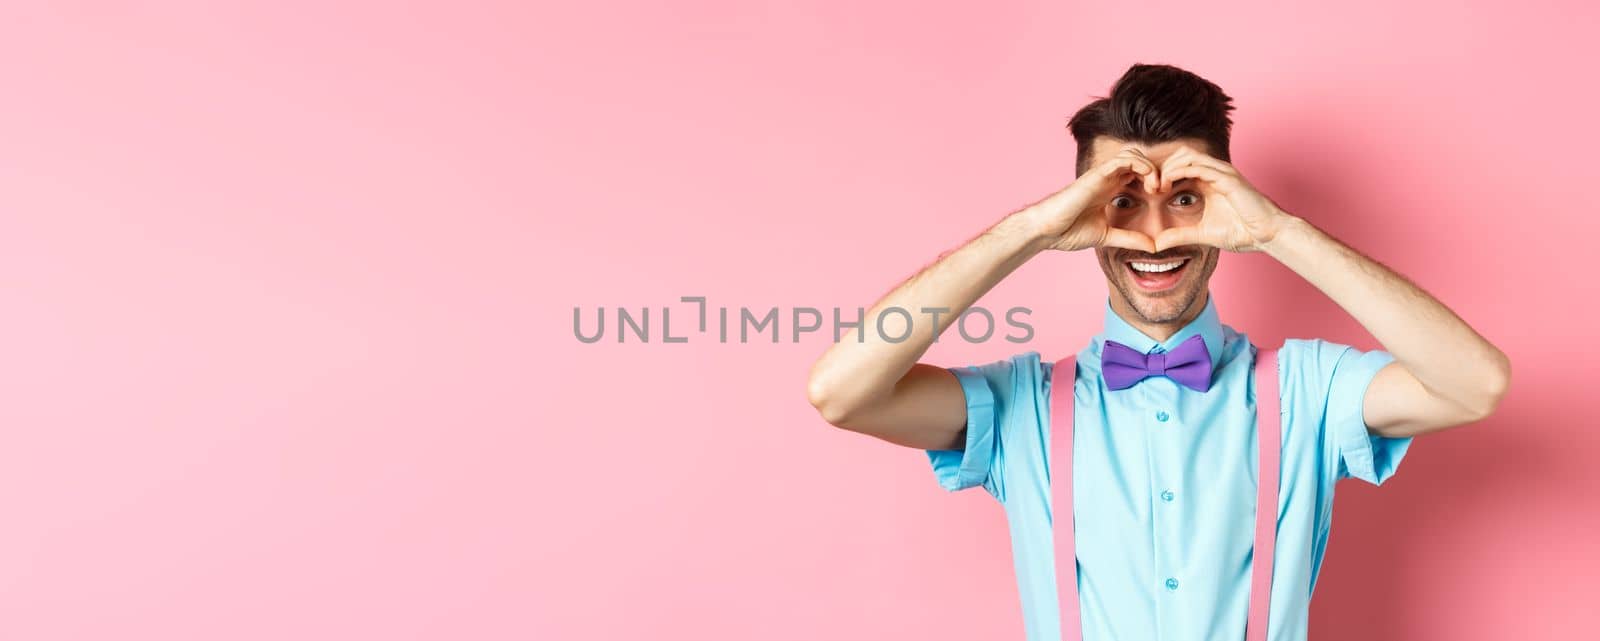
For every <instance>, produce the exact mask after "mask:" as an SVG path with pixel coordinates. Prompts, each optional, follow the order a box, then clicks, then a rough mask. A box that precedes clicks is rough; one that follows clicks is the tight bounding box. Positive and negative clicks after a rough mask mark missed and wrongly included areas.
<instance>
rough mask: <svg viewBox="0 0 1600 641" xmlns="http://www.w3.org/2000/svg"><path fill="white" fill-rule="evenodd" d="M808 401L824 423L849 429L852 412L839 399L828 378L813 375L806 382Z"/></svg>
mask: <svg viewBox="0 0 1600 641" xmlns="http://www.w3.org/2000/svg"><path fill="white" fill-rule="evenodd" d="M806 400H807V401H809V402H810V403H811V407H812V408H815V409H816V410H817V414H818V415H819V416H821V417H822V420H823V421H826V422H827V423H828V424H829V425H832V426H834V427H838V428H845V429H848V428H846V427H845V424H846V423H847V422H848V421H849V420H850V415H851V414H852V411H851V409H850V407H849V405H848V404H846V403H844V402H842V401H841V400H840V399H839V395H838V394H837V393H835V392H834V391H833V386H832V385H829V384H828V381H827V379H826V377H824V376H821V375H818V374H817V373H812V375H811V379H810V380H809V381H807V382H806Z"/></svg>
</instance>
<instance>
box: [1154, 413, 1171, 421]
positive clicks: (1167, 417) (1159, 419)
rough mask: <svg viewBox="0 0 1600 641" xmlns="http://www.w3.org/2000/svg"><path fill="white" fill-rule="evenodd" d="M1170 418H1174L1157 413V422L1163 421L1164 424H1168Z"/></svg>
mask: <svg viewBox="0 0 1600 641" xmlns="http://www.w3.org/2000/svg"><path fill="white" fill-rule="evenodd" d="M1169 418H1172V417H1171V416H1168V415H1167V413H1166V412H1156V420H1158V421H1161V422H1162V423H1165V422H1167V419H1169Z"/></svg>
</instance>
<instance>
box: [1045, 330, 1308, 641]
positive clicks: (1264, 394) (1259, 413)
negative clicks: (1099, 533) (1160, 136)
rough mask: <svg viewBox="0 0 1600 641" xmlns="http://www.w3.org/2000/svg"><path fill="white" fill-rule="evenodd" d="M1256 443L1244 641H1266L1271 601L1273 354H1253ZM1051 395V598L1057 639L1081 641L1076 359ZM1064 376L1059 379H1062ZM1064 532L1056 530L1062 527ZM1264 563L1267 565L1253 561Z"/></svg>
mask: <svg viewBox="0 0 1600 641" xmlns="http://www.w3.org/2000/svg"><path fill="white" fill-rule="evenodd" d="M1255 367H1256V440H1257V441H1258V443H1259V445H1258V452H1257V460H1258V464H1259V466H1260V467H1259V472H1258V475H1257V482H1256V539H1255V551H1254V552H1253V553H1252V557H1251V558H1252V561H1251V564H1250V565H1251V567H1250V617H1249V619H1248V620H1247V622H1246V624H1245V638H1246V639H1247V640H1248V641H1266V638H1267V614H1268V604H1269V603H1270V601H1271V599H1272V562H1271V560H1272V559H1273V551H1274V550H1275V549H1276V547H1277V538H1278V528H1277V526H1278V467H1279V462H1280V461H1279V458H1280V455H1281V453H1282V452H1281V444H1282V437H1283V434H1282V428H1283V426H1282V424H1281V423H1282V419H1283V416H1282V414H1280V413H1279V410H1278V385H1277V383H1278V376H1277V373H1278V351H1277V350H1258V351H1257V353H1256V364H1255ZM1053 371H1054V372H1055V373H1054V374H1053V377H1054V379H1055V381H1056V382H1057V383H1060V382H1062V381H1067V384H1066V385H1059V384H1056V385H1052V386H1051V390H1050V423H1051V428H1050V429H1051V447H1050V483H1051V489H1050V492H1051V514H1053V515H1054V517H1055V524H1056V527H1055V528H1054V530H1055V532H1054V534H1055V550H1056V594H1057V596H1058V597H1059V598H1060V606H1061V607H1060V609H1061V639H1062V641H1079V640H1081V639H1082V638H1083V622H1082V620H1081V619H1080V618H1079V612H1078V556H1077V549H1078V548H1077V545H1076V541H1075V540H1074V538H1073V527H1072V518H1073V515H1072V425H1073V420H1072V400H1073V399H1072V391H1073V387H1074V383H1076V382H1077V373H1078V368H1077V357H1076V356H1068V357H1067V358H1063V359H1061V360H1059V361H1056V364H1055V369H1054V370H1053ZM1063 372H1065V373H1066V375H1065V376H1063V375H1062V373H1063ZM1063 524H1064V525H1066V527H1060V526H1061V525H1063ZM1261 559H1267V562H1266V563H1256V562H1255V561H1258V560H1261Z"/></svg>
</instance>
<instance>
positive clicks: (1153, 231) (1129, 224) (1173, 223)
mask: <svg viewBox="0 0 1600 641" xmlns="http://www.w3.org/2000/svg"><path fill="white" fill-rule="evenodd" d="M1182 224H1183V223H1182V222H1181V221H1179V219H1178V217H1177V215H1175V214H1173V213H1172V212H1170V211H1167V210H1166V208H1164V207H1150V206H1146V207H1141V208H1139V211H1138V212H1136V213H1134V214H1133V215H1132V216H1127V217H1125V218H1123V219H1122V221H1120V223H1119V224H1118V225H1116V226H1117V227H1121V228H1122V229H1126V230H1129V231H1135V232H1139V233H1141V234H1144V235H1146V236H1149V237H1151V238H1155V237H1156V236H1159V235H1161V232H1162V231H1164V230H1167V229H1170V228H1173V227H1178V226H1181V225H1182Z"/></svg>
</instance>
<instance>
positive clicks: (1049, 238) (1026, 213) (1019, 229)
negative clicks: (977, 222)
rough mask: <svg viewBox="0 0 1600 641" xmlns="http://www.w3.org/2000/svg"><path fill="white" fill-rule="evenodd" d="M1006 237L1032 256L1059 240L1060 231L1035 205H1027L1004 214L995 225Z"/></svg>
mask: <svg viewBox="0 0 1600 641" xmlns="http://www.w3.org/2000/svg"><path fill="white" fill-rule="evenodd" d="M995 229H996V230H997V231H1000V232H1002V233H1003V234H1005V235H1006V236H1007V238H1009V239H1011V240H1014V241H1015V242H1017V243H1019V244H1020V247H1021V248H1022V251H1023V252H1025V253H1026V255H1028V256H1032V255H1034V254H1037V253H1039V252H1042V251H1044V250H1046V249H1049V248H1050V247H1051V246H1053V245H1055V243H1056V242H1057V241H1059V240H1061V231H1060V230H1059V229H1056V228H1055V226H1053V225H1052V224H1051V221H1050V219H1049V217H1048V215H1047V214H1046V213H1045V212H1044V211H1043V210H1040V209H1039V208H1037V207H1027V208H1024V209H1021V210H1018V211H1016V212H1013V213H1012V214H1011V215H1009V216H1006V217H1005V219H1004V220H1002V221H1000V224H999V225H996V226H995Z"/></svg>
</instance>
